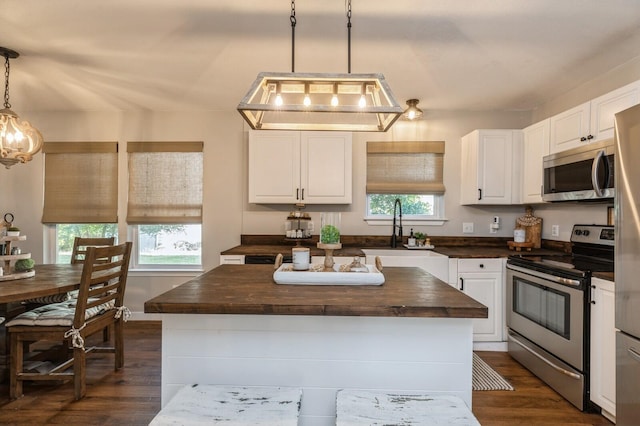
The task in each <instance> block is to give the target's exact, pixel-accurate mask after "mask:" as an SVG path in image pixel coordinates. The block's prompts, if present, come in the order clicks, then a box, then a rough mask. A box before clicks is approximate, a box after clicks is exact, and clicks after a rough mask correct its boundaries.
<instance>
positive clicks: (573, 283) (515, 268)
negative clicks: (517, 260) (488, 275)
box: [507, 264, 581, 287]
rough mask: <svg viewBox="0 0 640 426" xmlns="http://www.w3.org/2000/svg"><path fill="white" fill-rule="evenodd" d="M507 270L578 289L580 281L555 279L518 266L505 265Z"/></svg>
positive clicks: (552, 276)
mask: <svg viewBox="0 0 640 426" xmlns="http://www.w3.org/2000/svg"><path fill="white" fill-rule="evenodd" d="M507 269H511V270H512V271H517V272H522V273H523V274H529V275H532V276H534V277H538V278H542V279H543V280H547V281H553V282H555V283H558V284H564V285H570V286H573V287H580V284H581V283H580V280H572V279H570V278H562V277H556V276H554V275H550V274H545V273H544V272H539V271H534V270H533V269H528V268H522V267H520V266H515V265H509V264H507Z"/></svg>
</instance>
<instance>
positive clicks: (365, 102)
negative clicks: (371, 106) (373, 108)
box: [358, 95, 367, 108]
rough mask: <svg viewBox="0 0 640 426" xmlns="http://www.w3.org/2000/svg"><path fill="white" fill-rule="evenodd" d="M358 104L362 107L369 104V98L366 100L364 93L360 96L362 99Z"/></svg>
mask: <svg viewBox="0 0 640 426" xmlns="http://www.w3.org/2000/svg"><path fill="white" fill-rule="evenodd" d="M358 106H359V107H360V108H364V107H366V106H367V100H366V98H365V97H364V95H362V96H360V100H359V101H358Z"/></svg>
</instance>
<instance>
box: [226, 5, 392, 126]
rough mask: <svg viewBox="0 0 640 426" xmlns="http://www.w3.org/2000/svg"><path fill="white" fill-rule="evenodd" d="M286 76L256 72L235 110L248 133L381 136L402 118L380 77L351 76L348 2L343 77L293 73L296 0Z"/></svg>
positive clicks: (292, 7) (383, 80)
mask: <svg viewBox="0 0 640 426" xmlns="http://www.w3.org/2000/svg"><path fill="white" fill-rule="evenodd" d="M290 21H291V72H290V73H278V72H261V73H259V74H258V77H257V78H256V80H255V81H254V82H253V84H252V85H251V87H250V89H249V91H248V92H247V94H246V95H245V97H244V98H243V99H242V100H241V101H240V103H239V104H238V111H239V112H240V114H241V115H242V117H243V118H244V119H245V120H246V121H247V123H248V124H249V126H251V128H252V129H259V130H341V131H363V132H386V131H387V130H388V129H389V128H390V127H391V125H392V124H393V123H394V122H395V121H396V120H397V119H398V118H399V117H400V115H401V114H402V108H401V107H400V105H399V104H398V102H397V101H396V100H395V98H394V96H393V93H392V92H391V89H390V88H389V86H388V84H387V82H386V80H385V79H384V76H383V75H382V74H380V73H375V74H351V0H348V3H347V34H348V73H347V74H326V73H296V72H295V26H296V23H297V21H296V14H295V0H292V2H291V16H290Z"/></svg>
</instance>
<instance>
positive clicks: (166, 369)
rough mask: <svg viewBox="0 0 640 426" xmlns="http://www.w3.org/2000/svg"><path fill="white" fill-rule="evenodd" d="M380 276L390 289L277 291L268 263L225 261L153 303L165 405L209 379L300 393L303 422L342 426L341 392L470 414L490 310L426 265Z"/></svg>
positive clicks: (302, 287) (291, 288)
mask: <svg viewBox="0 0 640 426" xmlns="http://www.w3.org/2000/svg"><path fill="white" fill-rule="evenodd" d="M383 273H384V275H385V283H384V284H383V285H381V286H332V285H330V286H326V285H318V286H316V285H313V286H310V285H280V284H276V283H274V282H273V278H272V275H273V267H272V266H271V265H221V266H219V267H217V268H215V269H213V270H212V271H209V272H207V273H205V274H203V275H201V276H200V277H197V278H195V279H193V280H190V281H188V282H186V283H184V284H182V285H180V286H179V287H176V288H174V289H172V290H170V291H168V292H166V293H164V294H161V295H159V296H157V297H155V298H153V299H151V300H149V301H147V302H146V303H145V312H147V313H160V314H162V405H163V406H164V405H165V404H166V403H167V402H168V401H169V399H170V398H171V397H172V396H173V395H174V394H175V393H176V392H177V390H178V389H179V388H180V387H182V386H184V385H186V384H193V383H202V384H221V385H243V386H285V387H289V386H291V387H300V388H302V389H303V400H302V407H301V415H300V423H299V424H300V425H329V424H334V422H335V396H336V391H337V390H338V389H371V390H389V391H399V392H418V391H419V392H435V393H441V394H451V395H456V396H459V397H461V398H462V399H463V400H464V401H465V402H466V403H467V404H468V405H469V407H471V372H472V319H473V318H486V317H487V308H486V307H485V306H484V305H482V304H480V303H478V302H476V301H475V300H473V299H471V298H470V297H468V296H466V295H465V294H463V293H461V292H460V291H458V290H456V289H454V288H453V287H451V286H449V285H447V284H446V283H444V282H442V281H440V280H439V279H437V278H435V277H433V276H432V275H430V274H428V273H426V272H424V271H423V270H421V269H420V268H385V269H384V271H383Z"/></svg>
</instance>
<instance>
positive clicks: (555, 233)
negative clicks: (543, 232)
mask: <svg viewBox="0 0 640 426" xmlns="http://www.w3.org/2000/svg"><path fill="white" fill-rule="evenodd" d="M551 236H552V237H559V236H560V225H551Z"/></svg>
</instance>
